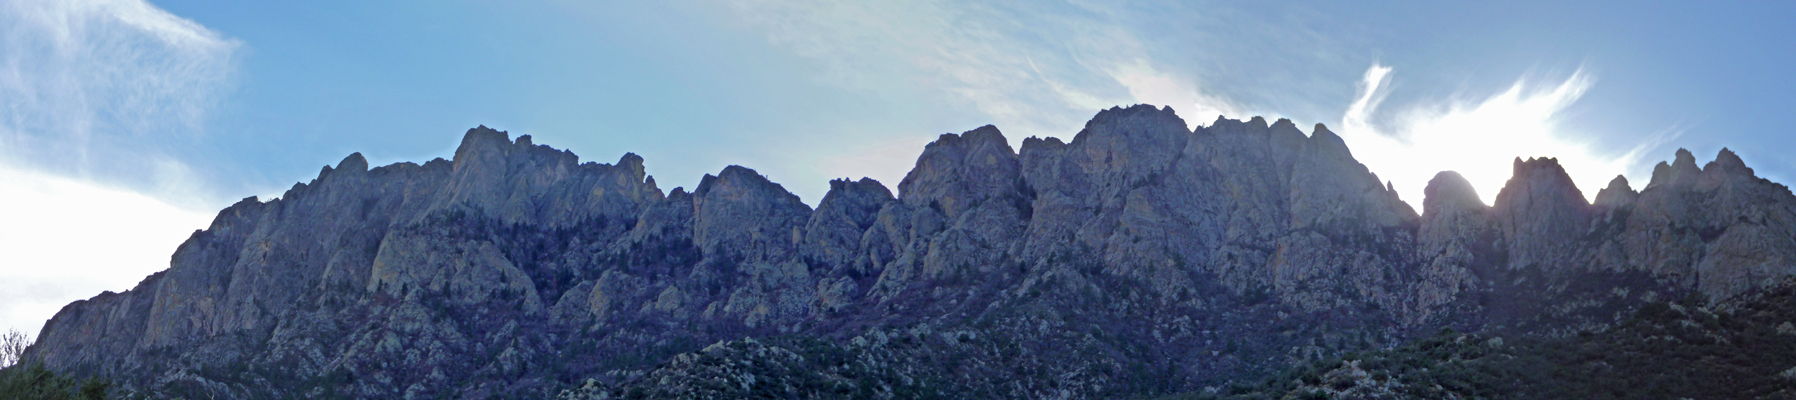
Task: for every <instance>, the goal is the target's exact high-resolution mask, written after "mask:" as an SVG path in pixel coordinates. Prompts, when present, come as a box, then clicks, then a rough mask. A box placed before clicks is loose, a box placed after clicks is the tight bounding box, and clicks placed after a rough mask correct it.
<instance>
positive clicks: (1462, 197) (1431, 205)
mask: <svg viewBox="0 0 1796 400" xmlns="http://www.w3.org/2000/svg"><path fill="white" fill-rule="evenodd" d="M1422 196H1423V199H1422V218H1423V219H1427V218H1429V216H1431V215H1436V214H1440V213H1442V212H1451V211H1453V210H1471V211H1477V212H1483V211H1484V210H1486V209H1489V208H1490V207H1489V206H1485V205H1484V201H1483V200H1479V199H1478V190H1477V189H1475V188H1473V187H1472V183H1471V182H1470V181H1467V180H1465V177H1464V176H1461V175H1459V173H1458V172H1453V171H1441V172H1440V173H1437V174H1434V179H1429V180H1428V186H1427V187H1426V188H1423V189H1422Z"/></svg>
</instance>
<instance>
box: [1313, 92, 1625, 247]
mask: <svg viewBox="0 0 1796 400" xmlns="http://www.w3.org/2000/svg"><path fill="white" fill-rule="evenodd" d="M1391 71H1392V69H1391V68H1390V67H1386V66H1383V65H1377V64H1374V65H1373V66H1372V67H1371V68H1370V69H1368V70H1367V71H1366V74H1365V77H1364V79H1363V80H1362V81H1361V83H1360V89H1359V96H1358V98H1357V99H1356V100H1355V101H1354V103H1353V104H1352V105H1350V106H1349V107H1348V110H1347V113H1346V114H1345V115H1343V116H1342V118H1341V121H1342V128H1343V129H1342V132H1341V135H1342V138H1343V139H1344V140H1346V141H1347V143H1348V145H1349V147H1351V148H1352V149H1353V152H1354V156H1355V158H1358V159H1359V160H1360V162H1362V163H1365V164H1366V166H1367V168H1370V169H1371V170H1372V172H1374V173H1377V174H1378V176H1379V177H1380V178H1382V179H1386V180H1389V181H1391V182H1392V183H1393V184H1394V185H1395V186H1396V189H1397V191H1398V193H1399V194H1400V195H1401V196H1402V198H1403V200H1404V201H1406V202H1409V203H1410V205H1411V206H1416V207H1417V211H1418V212H1420V211H1421V209H1420V207H1419V206H1420V205H1421V201H1422V191H1423V189H1424V188H1426V187H1427V185H1428V180H1429V179H1432V178H1433V177H1434V175H1435V174H1436V173H1438V172H1440V171H1449V170H1450V171H1456V172H1459V174H1460V175H1462V176H1464V177H1465V178H1466V180H1468V181H1470V182H1471V183H1472V186H1473V187H1474V188H1476V189H1477V191H1478V196H1479V198H1480V199H1482V200H1483V201H1484V203H1485V204H1487V205H1488V204H1491V203H1493V202H1494V201H1495V199H1496V197H1497V192H1498V191H1500V190H1502V188H1503V185H1504V183H1505V182H1507V181H1508V179H1509V177H1510V174H1511V167H1512V163H1513V161H1514V160H1515V159H1516V158H1517V157H1520V158H1524V159H1525V158H1530V157H1554V158H1558V159H1559V163H1560V165H1563V166H1564V167H1565V169H1566V172H1567V173H1568V174H1570V175H1571V177H1572V180H1573V182H1575V183H1577V185H1578V189H1579V190H1581V191H1583V192H1584V196H1585V197H1586V199H1587V200H1588V199H1590V198H1594V197H1595V196H1596V191H1597V190H1598V189H1600V188H1602V187H1604V186H1606V185H1607V184H1608V182H1609V180H1610V179H1614V178H1615V176H1616V175H1620V174H1623V173H1626V172H1628V168H1630V167H1632V166H1633V165H1634V164H1635V163H1636V162H1637V161H1638V160H1639V157H1640V155H1641V150H1645V147H1647V145H1646V144H1643V145H1642V146H1640V147H1638V148H1636V149H1635V150H1634V151H1630V152H1627V153H1626V154H1623V155H1621V156H1605V155H1602V154H1599V153H1596V152H1593V151H1591V147H1590V143H1588V142H1584V141H1580V140H1578V137H1577V136H1578V135H1577V134H1576V132H1567V131H1565V130H1564V129H1562V128H1560V126H1559V124H1558V120H1559V117H1560V114H1561V112H1562V111H1564V110H1565V109H1566V108H1567V107H1569V106H1571V105H1572V104H1573V103H1575V102H1576V101H1577V100H1578V98H1579V97H1581V96H1583V94H1584V92H1585V91H1586V90H1588V89H1589V88H1590V86H1591V84H1592V79H1591V77H1590V76H1589V75H1588V74H1587V73H1585V72H1584V71H1583V70H1582V69H1579V70H1578V71H1577V72H1574V73H1572V74H1571V76H1569V77H1567V78H1565V80H1564V81H1561V82H1558V83H1557V84H1556V85H1551V86H1550V87H1545V88H1543V87H1540V86H1542V85H1537V84H1530V83H1529V82H1525V81H1519V80H1518V81H1517V82H1516V83H1515V84H1513V85H1511V86H1510V87H1509V89H1508V90H1506V91H1504V92H1502V93H1498V94H1496V95H1493V96H1490V97H1488V98H1484V99H1481V100H1480V99H1470V100H1468V99H1449V100H1445V101H1440V102H1437V103H1434V104H1423V105H1415V106H1410V107H1408V108H1405V109H1403V110H1400V111H1397V112H1395V113H1393V114H1388V115H1389V116H1390V118H1388V119H1387V121H1389V122H1387V123H1384V124H1374V123H1372V122H1371V121H1372V120H1373V116H1374V115H1375V114H1376V113H1377V112H1378V106H1379V103H1380V102H1381V101H1382V100H1383V99H1384V97H1385V93H1386V86H1388V85H1387V80H1388V77H1389V76H1390V73H1391ZM1635 186H1639V185H1638V184H1636V185H1635ZM1636 189H1638V188H1636Z"/></svg>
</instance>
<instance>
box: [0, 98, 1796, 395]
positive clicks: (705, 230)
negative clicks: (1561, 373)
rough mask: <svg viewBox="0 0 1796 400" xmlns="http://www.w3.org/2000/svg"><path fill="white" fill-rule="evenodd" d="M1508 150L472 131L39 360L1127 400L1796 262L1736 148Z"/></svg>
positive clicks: (1739, 279) (1153, 123)
mask: <svg viewBox="0 0 1796 400" xmlns="http://www.w3.org/2000/svg"><path fill="white" fill-rule="evenodd" d="M1514 171H1515V174H1514V177H1512V178H1511V180H1510V181H1509V183H1508V184H1507V185H1506V187H1505V188H1504V189H1503V190H1502V191H1501V192H1499V193H1498V195H1497V201H1496V204H1493V205H1489V206H1487V205H1485V204H1483V203H1482V202H1481V201H1479V197H1478V195H1477V193H1476V192H1475V191H1473V190H1472V187H1471V185H1470V184H1469V183H1468V182H1466V181H1465V179H1464V178H1462V177H1460V176H1459V175H1458V174H1455V173H1452V172H1443V173H1441V174H1439V175H1437V176H1436V177H1435V179H1433V180H1432V181H1430V182H1429V184H1428V187H1427V188H1426V191H1425V192H1426V198H1424V199H1420V200H1422V201H1421V204H1422V213H1421V214H1419V215H1418V214H1417V213H1416V212H1415V210H1414V209H1413V208H1411V207H1410V205H1409V204H1408V203H1404V202H1403V201H1400V200H1399V199H1398V197H1397V195H1396V192H1395V191H1394V190H1392V187H1391V185H1390V184H1389V183H1386V182H1382V181H1381V180H1380V179H1379V178H1378V177H1377V176H1376V175H1374V174H1373V173H1372V172H1371V171H1369V170H1368V169H1367V168H1366V167H1365V166H1364V165H1362V164H1360V163H1359V162H1358V161H1357V160H1356V159H1355V158H1354V157H1353V154H1352V153H1351V151H1350V150H1349V149H1348V148H1347V146H1346V144H1345V143H1344V141H1343V140H1342V139H1341V138H1340V137H1339V136H1337V135H1335V134H1333V133H1332V132H1330V131H1328V129H1327V128H1326V127H1324V126H1321V125H1320V124H1318V125H1316V126H1315V127H1314V128H1313V129H1312V130H1311V131H1310V132H1309V133H1305V132H1303V131H1302V130H1300V129H1299V128H1297V127H1296V125H1295V124H1294V123H1292V122H1291V121H1289V120H1282V119H1281V120H1278V121H1273V122H1271V123H1268V122H1267V121H1266V120H1265V119H1262V118H1253V119H1250V120H1247V121H1238V120H1230V119H1224V118H1219V119H1217V120H1216V121H1214V122H1212V123H1211V124H1209V125H1208V126H1205V127H1200V128H1197V129H1196V130H1187V129H1186V128H1185V123H1184V121H1183V120H1182V119H1180V118H1179V117H1178V116H1177V115H1176V114H1175V113H1174V112H1173V110H1172V109H1171V108H1156V107H1153V106H1146V105H1139V106H1134V107H1128V108H1121V107H1118V108H1112V109H1109V110H1104V111H1101V112H1099V113H1098V115H1097V116H1096V117H1094V118H1093V119H1092V120H1091V121H1090V122H1089V123H1087V124H1086V126H1085V127H1084V128H1083V129H1082V130H1081V131H1080V132H1078V134H1077V135H1076V136H1074V137H1073V139H1072V140H1071V141H1062V140H1060V139H1055V138H1047V139H1040V138H1027V139H1024V140H1023V141H1022V146H1021V147H1020V149H1013V148H1012V147H1011V146H1010V142H1009V140H1008V139H1006V138H1005V137H1004V136H1003V134H1002V133H1001V132H999V131H998V129H997V128H995V127H991V126H986V127H980V128H978V129H974V130H972V131H967V132H964V133H960V134H945V135H942V136H941V137H939V138H938V139H937V140H936V141H935V142H933V143H931V144H929V145H928V146H927V147H926V148H925V149H924V152H923V154H922V155H921V156H920V157H919V158H918V160H917V164H916V167H915V168H914V169H913V170H912V171H910V173H909V174H908V175H907V176H906V177H905V178H904V180H903V181H901V182H899V183H898V185H897V188H896V189H897V193H898V195H897V196H893V194H892V192H891V191H890V190H889V189H888V188H887V187H886V186H884V185H883V184H881V183H880V182H876V181H873V180H871V179H860V180H856V181H850V180H846V179H843V180H836V181H832V182H830V191H829V193H828V194H827V195H826V196H825V197H824V199H822V201H820V202H819V203H818V205H817V208H816V209H815V210H813V209H811V208H810V207H809V206H807V205H805V204H804V203H802V202H800V201H799V200H798V198H797V197H796V196H794V195H792V194H791V193H788V192H787V191H786V190H785V189H784V188H782V187H781V186H780V185H779V184H777V183H774V182H771V181H769V180H768V179H767V178H766V177H764V176H761V175H760V174H758V173H756V172H754V171H753V170H750V169H748V168H744V167H740V166H731V167H728V168H725V169H724V170H723V171H720V172H719V173H717V174H716V175H714V176H713V175H707V176H706V177H705V178H704V179H703V181H702V182H701V183H700V184H699V186H698V187H697V188H696V189H695V190H692V191H690V192H688V191H686V190H685V189H683V188H675V189H673V190H672V191H669V192H665V193H664V192H663V191H662V190H661V189H659V188H658V187H657V186H656V184H655V180H654V178H652V177H649V176H648V173H647V169H646V167H645V164H644V160H643V159H642V158H641V157H637V156H635V155H633V154H626V155H624V156H623V157H622V158H621V159H619V160H618V161H617V162H616V163H614V164H598V163H592V162H585V163H582V162H580V161H579V159H578V158H577V157H576V156H574V155H573V154H572V153H569V152H566V151H561V150H555V149H552V148H549V147H547V146H539V145H535V144H534V143H532V141H531V139H530V138H529V137H528V136H520V137H517V138H515V139H514V138H510V137H509V136H508V135H507V134H506V133H504V132H498V131H494V130H491V129H487V128H485V127H479V128H475V129H472V130H469V131H468V132H467V134H466V136H465V137H464V138H463V140H462V145H461V146H460V147H459V148H458V149H457V150H456V152H455V156H454V159H453V160H442V159H437V160H432V161H430V162H427V163H424V164H422V165H419V164H413V163H399V164H393V165H388V166H382V167H375V168H369V166H368V165H367V161H366V159H365V158H363V157H362V156H361V155H359V154H352V155H350V156H349V157H348V158H345V159H344V160H343V161H342V162H340V163H338V164H337V165H336V166H327V167H325V168H323V170H322V172H321V173H320V174H319V176H318V178H317V179H314V180H312V181H310V182H306V183H301V184H296V185H295V186H294V187H293V188H292V189H291V190H289V191H287V192H286V193H284V194H283V195H282V196H281V198H279V199H272V200H268V201H260V200H258V199H255V198H249V199H245V200H244V201H241V202H239V203H237V204H234V205H232V206H231V207H229V208H226V209H225V210H223V211H221V212H220V213H219V215H218V217H217V218H216V219H215V220H214V222H213V223H212V225H211V226H209V227H208V228H207V229H205V230H202V231H198V232H195V233H194V235H193V236H192V237H191V238H190V239H189V240H188V241H187V242H186V243H184V244H182V245H181V246H180V247H179V248H178V249H176V251H175V253H174V256H173V257H172V259H171V263H170V268H169V269H168V270H166V271H163V272H159V273H156V274H154V275H151V276H149V277H147V278H145V280H144V281H143V282H142V283H140V284H139V285H138V286H137V287H136V288H134V289H132V290H130V291H126V292H124V293H102V294H100V295H99V296H96V297H94V298H91V299H88V300H82V301H77V302H75V303H72V304H70V305H68V306H67V307H65V308H64V309H63V310H62V311H61V312H60V313H58V314H57V316H56V317H55V318H54V319H52V320H51V321H49V322H48V324H46V326H45V328H44V331H43V333H42V334H41V335H40V336H39V341H38V342H37V344H36V345H35V346H33V347H32V348H31V349H30V350H29V351H28V352H27V354H26V356H27V358H28V359H30V360H35V361H39V362H43V363H45V364H46V365H48V366H50V367H51V368H53V369H56V370H59V371H65V372H74V373H78V374H92V375H100V376H106V377H110V378H111V379H113V380H114V381H115V382H118V384H119V387H120V388H121V389H124V390H127V391H132V392H136V393H140V394H148V395H152V396H185V397H189V398H201V397H206V398H289V397H291V398H331V397H349V398H488V397H492V396H513V397H533V398H546V397H554V396H557V395H559V396H561V397H564V398H582V397H584V398H613V397H629V396H635V395H642V396H646V397H648V398H681V397H685V398H704V397H715V398H729V397H739V395H759V394H769V395H773V396H776V397H790V398H801V397H802V398H826V397H841V396H851V395H852V396H862V395H864V396H870V397H882V398H903V397H914V396H922V395H940V396H948V397H982V398H990V397H997V398H1091V397H1132V396H1141V395H1149V394H1154V393H1163V392H1169V391H1185V390H1196V389H1199V388H1202V387H1205V386H1217V385H1222V384H1225V383H1227V382H1230V381H1237V380H1241V379H1250V378H1253V377H1255V376H1256V375H1255V374H1257V373H1259V372H1262V371H1267V370H1270V369H1273V368H1278V367H1281V366H1284V365H1288V364H1289V363H1293V362H1301V361H1304V360H1311V359H1316V358H1319V357H1325V356H1328V355H1330V354H1336V353H1339V352H1344V351H1352V350H1358V349H1367V348H1379V347H1388V346H1391V345H1395V344H1397V343H1400V342H1402V341H1403V340H1405V339H1407V338H1412V337H1417V336H1418V335H1425V334H1432V333H1433V332H1435V331H1437V330H1438V329H1440V328H1442V327H1451V328H1455V329H1460V330H1462V331H1480V330H1493V331H1511V332H1520V333H1524V334H1529V333H1535V334H1557V333H1566V332H1572V331H1576V330H1578V329H1591V328H1600V327H1601V326H1602V324H1606V323H1609V322H1612V321H1614V320H1615V318H1616V317H1617V316H1618V315H1624V314H1623V313H1625V312H1627V310H1629V309H1631V308H1632V307H1636V306H1638V305H1639V304H1643V303H1645V302H1650V301H1656V300H1664V299H1671V298H1682V297H1683V296H1687V295H1696V296H1699V297H1701V298H1704V299H1708V301H1711V302H1716V303H1721V304H1725V303H1726V302H1727V301H1729V299H1732V298H1736V297H1739V296H1742V295H1745V294H1748V293H1752V292H1754V291H1756V290H1759V289H1762V288H1765V287H1767V286H1768V285H1775V284H1777V283H1776V282H1781V281H1782V279H1783V278H1784V277H1787V276H1789V275H1791V274H1792V273H1796V196H1792V195H1791V193H1790V191H1789V189H1788V188H1787V187H1784V186H1783V185H1780V184H1776V183H1772V182H1770V181H1767V180H1764V179H1761V178H1758V177H1756V176H1754V175H1753V172H1752V170H1751V169H1750V168H1747V167H1746V165H1745V163H1744V162H1743V161H1742V160H1740V159H1739V157H1737V156H1736V155H1734V154H1733V153H1732V152H1729V151H1726V150H1723V151H1722V152H1721V154H1719V155H1718V156H1717V157H1716V159H1715V161H1713V162H1710V163H1708V164H1707V165H1705V166H1702V167H1698V166H1697V165H1696V161H1695V158H1694V156H1692V155H1691V154H1690V153H1689V152H1687V151H1682V150H1680V151H1679V152H1678V153H1677V154H1676V157H1675V159H1674V161H1673V162H1671V163H1661V164H1660V165H1659V166H1658V167H1657V168H1656V169H1655V171H1654V174H1653V178H1652V181H1651V183H1649V184H1647V185H1646V187H1645V188H1644V189H1641V190H1639V191H1638V192H1636V191H1634V190H1633V189H1632V188H1630V187H1629V186H1628V183H1627V181H1626V180H1625V179H1621V178H1619V177H1618V178H1617V180H1616V181H1614V182H1612V183H1611V184H1610V185H1609V187H1607V188H1604V189H1602V190H1601V191H1600V192H1599V194H1598V196H1597V201H1596V202H1595V203H1586V202H1585V200H1584V197H1583V195H1582V192H1581V191H1580V190H1579V189H1578V188H1577V187H1575V186H1574V185H1573V184H1572V182H1571V180H1570V179H1569V177H1568V175H1567V174H1566V171H1565V170H1564V169H1563V168H1562V167H1561V166H1560V165H1559V164H1558V162H1557V160H1554V159H1551V158H1535V159H1529V160H1521V159H1517V160H1516V162H1515V164H1514ZM754 338H762V339H765V340H767V341H761V340H762V339H754ZM563 389H569V390H568V391H566V392H563Z"/></svg>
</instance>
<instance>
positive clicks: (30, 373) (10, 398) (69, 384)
mask: <svg viewBox="0 0 1796 400" xmlns="http://www.w3.org/2000/svg"><path fill="white" fill-rule="evenodd" d="M111 386H112V385H111V384H110V383H107V382H106V381H101V380H96V379H88V380H85V381H76V380H75V379H74V378H71V377H66V376H61V375H57V374H56V373H55V372H50V370H48V369H44V366H42V365H37V364H32V365H29V366H24V365H15V366H12V367H8V368H5V369H0V399H7V400H77V399H78V400H103V399H105V398H106V391H107V390H108V389H110V388H111Z"/></svg>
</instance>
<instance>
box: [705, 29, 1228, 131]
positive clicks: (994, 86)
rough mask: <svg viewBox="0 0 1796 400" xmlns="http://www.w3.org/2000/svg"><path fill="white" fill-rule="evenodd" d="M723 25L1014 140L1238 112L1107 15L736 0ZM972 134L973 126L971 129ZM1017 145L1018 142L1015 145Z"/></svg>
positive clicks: (833, 76) (853, 82)
mask: <svg viewBox="0 0 1796 400" xmlns="http://www.w3.org/2000/svg"><path fill="white" fill-rule="evenodd" d="M729 4H730V6H731V7H729V8H730V10H731V11H732V13H731V14H729V17H730V18H732V19H734V20H736V21H739V22H742V23H744V24H745V25H746V26H747V28H748V29H749V30H751V31H755V32H759V33H761V34H764V35H766V36H767V39H768V41H769V42H771V43H773V44H775V45H778V46H781V47H784V48H787V49H789V50H790V51H792V52H793V53H795V54H797V55H800V56H803V57H806V58H809V59H813V60H816V61H817V62H819V63H820V64H822V65H823V67H824V68H823V70H824V71H825V76H824V77H823V78H822V79H824V80H826V81H828V82H831V83H833V84H836V85H839V86H843V87H850V88H858V89H876V88H881V87H887V86H890V85H904V86H913V87H922V88H926V89H925V90H924V91H927V92H937V93H942V94H944V95H945V97H946V100H948V101H952V102H956V103H958V104H959V105H962V106H966V107H970V108H971V109H975V110H978V111H979V112H980V113H982V114H985V115H986V116H989V117H990V118H991V119H992V122H993V124H994V125H997V126H998V127H999V128H1001V129H1003V130H1004V131H1005V133H1006V136H1008V137H1010V138H1011V139H1012V140H1013V142H1017V143H1020V142H1021V139H1022V138H1024V137H1027V136H1070V135H1071V134H1073V133H1076V132H1078V131H1079V129H1080V127H1082V126H1083V125H1084V123H1085V121H1086V120H1087V119H1088V118H1090V117H1091V115H1092V114H1093V113H1095V112H1096V111H1097V110H1100V109H1105V108H1109V107H1112V106H1119V105H1120V106H1127V105H1130V104H1135V103H1146V104H1155V105H1169V106H1172V107H1173V108H1174V109H1176V110H1179V112H1180V114H1181V115H1185V116H1199V118H1191V119H1192V121H1187V122H1188V123H1191V124H1193V125H1195V124H1197V123H1205V122H1208V121H1210V120H1212V119H1214V118H1215V116H1216V115H1217V114H1230V115H1236V114H1238V112H1239V109H1240V107H1238V106H1236V105H1234V104H1232V103H1230V102H1228V101H1226V100H1224V99H1222V98H1220V97H1218V96H1215V95H1212V94H1207V93H1206V92H1205V91H1204V87H1203V85H1202V84H1201V81H1200V80H1199V79H1197V77H1195V76H1191V74H1181V73H1172V72H1168V71H1167V70H1166V68H1165V67H1164V66H1157V65H1156V64H1155V63H1154V62H1153V61H1152V60H1155V57H1152V56H1151V55H1150V54H1149V53H1150V51H1149V50H1148V49H1147V46H1146V45H1145V44H1144V42H1143V40H1142V39H1141V38H1139V37H1137V36H1136V34H1135V33H1132V31H1131V30H1129V29H1128V28H1129V26H1130V25H1129V20H1128V18H1129V17H1128V16H1127V15H1124V14H1122V13H1118V12H1113V11H1112V10H1110V9H1109V8H1108V7H1099V6H1080V5H1077V4H1072V5H1062V7H1061V8H1064V9H1055V7H1041V6H1040V5H1039V4H1033V3H1015V2H993V3H967V2H954V1H938V0H924V1H905V2H842V1H795V2H788V1H763V0H736V1H732V2H730V3H729ZM968 128H971V127H968ZM1013 144H1016V143H1013Z"/></svg>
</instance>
